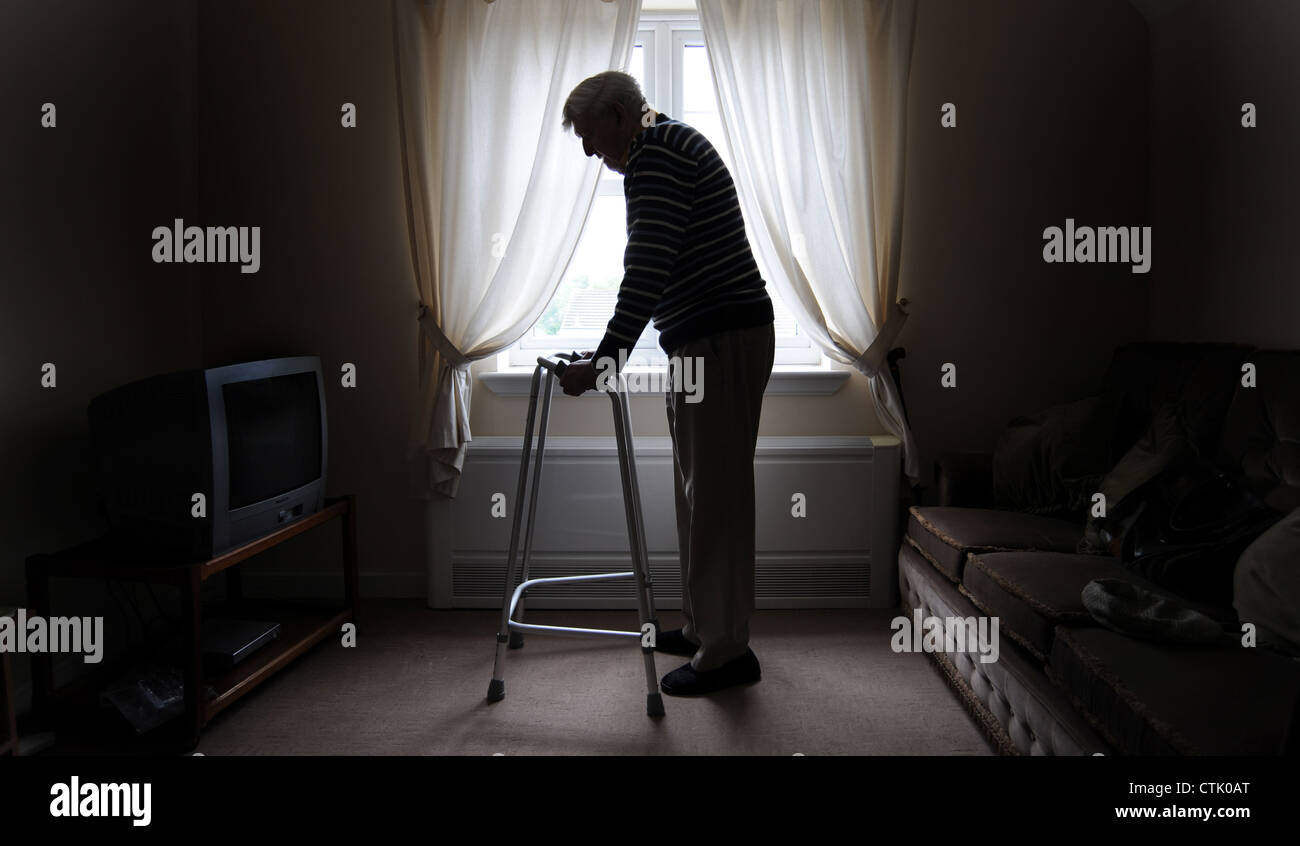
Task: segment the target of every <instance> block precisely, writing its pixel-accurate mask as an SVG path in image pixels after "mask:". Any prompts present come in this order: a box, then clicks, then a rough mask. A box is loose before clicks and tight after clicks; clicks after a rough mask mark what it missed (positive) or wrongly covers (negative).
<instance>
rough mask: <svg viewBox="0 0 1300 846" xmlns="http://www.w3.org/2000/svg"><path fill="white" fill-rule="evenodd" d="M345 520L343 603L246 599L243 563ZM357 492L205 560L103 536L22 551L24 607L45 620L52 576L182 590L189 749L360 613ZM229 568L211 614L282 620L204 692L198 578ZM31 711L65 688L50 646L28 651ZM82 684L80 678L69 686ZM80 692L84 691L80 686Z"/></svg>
mask: <svg viewBox="0 0 1300 846" xmlns="http://www.w3.org/2000/svg"><path fill="white" fill-rule="evenodd" d="M336 517H337V518H341V519H342V521H343V526H342V529H343V587H344V594H345V596H344V601H343V604H342V605H341V606H340V605H333V606H322V605H310V604H304V603H287V602H274V601H264V600H246V599H245V598H244V596H243V590H242V585H241V580H240V568H239V566H238V565H240V564H241V563H242V562H244V561H246V560H248V559H249V558H252V557H253V556H255V555H258V554H259V553H262V552H265V551H266V550H268V549H270V548H271V547H274V546H278V545H279V544H282V543H284V542H285V541H287V540H289V539H290V538H292V537H294V536H296V535H300V534H302V533H303V532H306V531H308V530H310V529H314V528H316V527H318V526H321V525H322V524H324V523H328V522H329V521H330V520H333V519H335V518H336ZM356 539H357V533H356V497H355V496H352V495H347V496H342V497H335V498H329V499H326V500H325V507H324V508H322V509H321V510H320V511H318V512H317V513H315V514H313V515H311V516H310V517H306V518H304V519H302V520H299V521H298V522H296V523H291V524H290V525H288V526H285V527H284V528H282V529H278V530H276V531H274V532H272V533H271V534H269V535H266V536H265V537H262V538H259V539H258V540H256V541H253V542H251V543H248V544H245V545H244V546H240V547H236V548H235V549H232V550H230V551H228V552H225V553H223V554H221V555H218V556H217V557H216V558H212V559H209V560H207V561H192V562H188V563H183V562H182V563H176V564H172V565H160V564H155V563H141V562H140V561H139V560H133V559H132V558H131V557H130V553H129V550H121V549H119V548H113V547H111V546H109V545H108V543H107V541H106V539H103V538H101V539H99V540H95V541H91V542H89V543H85V544H81V545H80V546H75V547H72V548H70V549H66V550H64V551H62V552H57V553H54V554H53V555H45V554H38V555H32V556H29V557H28V558H27V598H28V609H29V610H28V613H29V614H32V615H40V616H42V617H44V618H46V619H49V618H50V616H51V613H50V579H51V578H88V579H110V580H119V581H133V582H144V583H148V584H162V585H172V586H174V587H176V588H179V590H180V592H181V597H182V602H181V606H182V613H183V618H182V626H181V628H182V638H183V644H182V649H183V655H184V662H183V664H184V667H183V672H184V679H185V714H184V730H185V731H186V733H187V734H186V735H185V736H184V739H186V740H188V743H189V748H193V746H194V745H195V744H197V743H198V739H199V732H200V730H201V729H202V727H203V726H204V725H205V724H206V723H207V722H208V721H209V720H211V719H212V718H213V717H214V716H216V715H217V714H219V713H220V712H221V711H222V710H224V709H225V708H227V707H228V706H230V705H231V704H232V703H234V702H235V701H236V700H238V699H239V698H240V697H241V696H243V695H244V694H246V693H248V692H249V691H250V690H252V689H253V688H255V687H256V686H257V685H259V684H261V683H262V682H263V681H265V680H266V679H267V678H269V677H270V676H271V675H272V674H273V673H275V672H276V671H277V670H279V669H281V668H283V667H284V666H285V665H287V664H288V663H289V662H291V661H292V660H293V659H294V658H297V657H298V656H299V655H302V654H303V653H304V652H306V651H307V650H308V649H310V648H311V647H312V646H314V645H316V644H317V643H319V642H321V641H322V640H324V639H326V638H328V637H331V636H335V637H338V636H340V633H341V629H342V626H343V624H344V623H347V622H355V621H358V620H359V619H360V617H361V602H360V595H359V593H358V590H357V540H356ZM222 572H224V573H225V574H226V595H227V599H226V601H225V602H224V603H223V604H222V605H220V606H212V607H211V608H210V610H213V611H215V612H216V616H223V617H236V618H244V619H258V620H272V621H275V622H278V623H280V633H279V636H278V637H276V639H275V640H273V641H271V642H270V643H269V644H267V645H266V646H263V647H262V648H261V649H259V650H258V651H257V652H255V653H254V654H252V655H250V656H249V657H248V658H246V659H244V660H243V661H242V662H240V663H239V664H237V665H235V667H234V668H232V669H231V670H229V671H227V672H225V673H223V674H221V675H219V676H216V677H215V678H209V679H206V682H207V684H208V685H209V686H211V687H212V688H213V690H214V691H215V692H214V693H213V695H211V696H205V695H202V691H203V689H204V682H205V679H204V676H203V646H202V643H203V640H202V627H203V613H204V609H203V606H202V604H201V601H200V593H201V589H202V586H203V583H204V582H205V581H207V580H208V579H210V578H212V577H213V576H215V575H217V574H218V573H222ZM31 663H32V711H33V713H34V714H47V713H49V711H50V710H53V709H55V708H56V707H57V706H58V705H59V704H60V703H59V701H58V700H59V698H60V697H61V695H62V694H63V693H64V691H63V690H60V691H58V692H57V693H56V691H55V689H54V662H53V659H52V657H51V656H50V654H49V653H44V652H39V653H32V656H31ZM81 684H83V681H82V680H78V682H75V683H74V684H73V685H69V687H70V688H71V687H77V686H78V685H81ZM83 692H84V691H83Z"/></svg>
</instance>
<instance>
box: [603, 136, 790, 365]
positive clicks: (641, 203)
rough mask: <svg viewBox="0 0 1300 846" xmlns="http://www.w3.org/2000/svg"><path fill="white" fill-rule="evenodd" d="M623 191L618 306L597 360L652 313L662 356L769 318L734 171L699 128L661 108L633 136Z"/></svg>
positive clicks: (627, 341)
mask: <svg viewBox="0 0 1300 846" xmlns="http://www.w3.org/2000/svg"><path fill="white" fill-rule="evenodd" d="M626 170H627V172H626V173H625V174H624V176H623V193H624V195H625V196H626V197H627V238H628V240H627V251H626V252H625V253H624V255H623V283H622V285H621V286H620V287H619V290H618V305H617V307H616V308H615V310H614V316H613V318H612V319H610V321H609V325H608V326H607V327H606V330H605V337H604V338H603V339H602V340H601V342H600V345H599V346H598V347H597V348H596V355H595V359H596V361H599V360H600V359H601V358H602V357H604V356H609V357H610V358H612V359H613V360H614V362H615V366H617V364H618V361H619V352H620V350H622V351H624V352H626V354H627V355H628V356H629V357H630V356H631V354H632V347H634V346H635V345H636V342H637V340H638V339H639V338H640V337H641V333H642V331H644V329H645V327H646V324H647V323H648V322H649V321H650V319H651V318H652V317H653V318H654V325H655V328H656V329H658V330H659V332H660V335H659V346H660V347H662V348H663V350H664V352H666V353H668V354H669V355H671V354H672V352H673V351H674V350H676V349H678V348H679V347H681V346H682V345H683V344H685V343H688V342H690V341H694V340H696V339H698V338H702V337H705V336H708V335H712V334H715V333H717V332H723V331H726V330H729V329H749V328H752V327H755V326H762V325H764V324H766V323H771V322H772V321H773V312H772V299H771V297H769V296H768V295H767V290H766V287H765V285H764V282H763V278H762V276H761V275H760V274H759V272H758V265H757V264H756V263H755V262H754V253H753V251H752V250H751V249H750V247H749V240H748V239H747V238H746V237H745V222H744V220H743V219H742V217H741V214H740V201H739V199H738V198H737V197H736V186H735V183H734V182H732V180H731V173H730V172H729V171H728V170H727V166H726V165H725V164H723V162H722V159H721V158H720V157H719V156H718V151H717V150H715V149H714V147H713V145H712V144H710V143H709V141H708V139H707V138H705V137H704V136H703V135H701V134H700V133H699V132H698V131H696V130H695V129H693V128H692V127H690V126H687V125H686V124H684V123H682V122H681V121H678V120H673V119H672V118H670V117H668V116H667V115H664V114H659V115H658V116H657V118H656V121H655V125H654V126H652V127H650V128H648V129H645V130H643V131H642V132H641V133H640V134H639V135H637V136H636V138H635V139H633V141H632V147H631V152H630V153H629V155H628V164H627V168H626Z"/></svg>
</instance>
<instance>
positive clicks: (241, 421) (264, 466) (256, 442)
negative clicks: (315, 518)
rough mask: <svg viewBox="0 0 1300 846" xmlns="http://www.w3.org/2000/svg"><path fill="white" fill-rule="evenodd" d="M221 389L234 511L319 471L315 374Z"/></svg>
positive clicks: (314, 476)
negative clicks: (224, 410)
mask: <svg viewBox="0 0 1300 846" xmlns="http://www.w3.org/2000/svg"><path fill="white" fill-rule="evenodd" d="M221 390H222V394H223V397H224V401H225V406H226V436H227V441H228V444H229V454H230V508H231V509H232V510H233V509H236V508H242V507H244V506H246V505H252V504H254V503H257V502H262V501H263V500H266V499H270V498H272V497H275V496H278V495H280V494H282V493H285V492H287V491H291V490H293V489H294V488H298V487H301V486H302V485H305V484H307V483H308V482H311V481H313V480H315V479H317V478H318V477H319V476H320V471H321V447H322V445H321V410H320V397H319V395H318V394H317V390H316V374H315V373H294V374H291V375H286V376H273V377H271V378H268V379H253V380H249V381H240V382H230V383H227V384H225V385H222V386H221Z"/></svg>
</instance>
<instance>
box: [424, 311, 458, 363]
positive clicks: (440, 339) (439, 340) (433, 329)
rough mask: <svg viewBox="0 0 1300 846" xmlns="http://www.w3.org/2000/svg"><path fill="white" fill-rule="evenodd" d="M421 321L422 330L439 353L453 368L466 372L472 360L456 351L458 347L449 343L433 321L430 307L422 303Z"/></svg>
mask: <svg viewBox="0 0 1300 846" xmlns="http://www.w3.org/2000/svg"><path fill="white" fill-rule="evenodd" d="M419 320H420V328H421V329H422V330H423V331H424V334H425V335H428V336H429V340H430V341H432V342H433V345H434V346H435V347H437V348H438V352H440V353H442V355H443V357H444V358H446V359H447V361H448V362H450V363H451V366H452V367H454V368H456V369H458V370H464V369H466V368H468V367H469V365H470V360H469V359H468V358H466V357H465V356H463V355H461V352H460V350H458V349H456V345H455V344H453V343H452V342H451V341H449V340H448V339H447V336H446V335H444V334H443V333H442V329H441V328H439V326H438V323H437V321H435V320H434V319H433V312H431V311H429V307H428V306H426V305H425V304H424V303H420V317H419Z"/></svg>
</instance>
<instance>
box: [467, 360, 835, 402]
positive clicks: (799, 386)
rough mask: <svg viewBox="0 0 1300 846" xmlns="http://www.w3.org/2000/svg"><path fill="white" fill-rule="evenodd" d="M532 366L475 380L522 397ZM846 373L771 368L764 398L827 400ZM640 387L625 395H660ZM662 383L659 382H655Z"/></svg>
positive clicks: (590, 393)
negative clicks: (819, 398)
mask: <svg viewBox="0 0 1300 846" xmlns="http://www.w3.org/2000/svg"><path fill="white" fill-rule="evenodd" d="M534 369H535V368H532V367H504V368H501V369H499V370H497V371H496V372H495V373H480V374H479V377H478V378H479V379H481V380H482V382H483V384H484V385H486V386H487V389H488V390H490V391H491V392H492V393H494V394H496V395H497V396H499V397H526V396H528V394H529V391H530V389H531V387H532V379H533V370H534ZM630 369H631V370H632V371H635V372H643V373H644V372H649V371H650V370H652V368H648V367H634V368H630ZM653 370H656V371H658V372H659V373H660V374H662V373H663V372H664V368H663V367H657V368H653ZM850 375H851V374H850V372H849V371H848V370H847V369H844V370H832V369H830V368H829V367H814V366H811V365H786V364H778V365H777V366H775V367H773V368H772V377H771V378H770V379H769V380H768V382H767V390H766V391H764V395H765V396H778V397H780V396H807V397H828V396H830V395H831V394H834V393H835V392H836V391H838V390H839V389H840V386H841V385H843V384H844V383H845V382H847V381H848V379H849V376H850ZM636 381H637V382H639V383H640V384H637V385H634V386H633V387H631V388H629V389H628V393H629V394H654V395H655V396H663V391H662V390H661V389H660V390H650V389H649V386H647V385H646V384H645V383H646V382H647V381H649V380H645V379H640V380H636ZM656 381H658V382H659V383H660V384H662V381H663V380H662V379H660V380H656ZM600 395H601V392H600V391H588V392H587V393H585V394H583V397H599V396H600Z"/></svg>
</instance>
